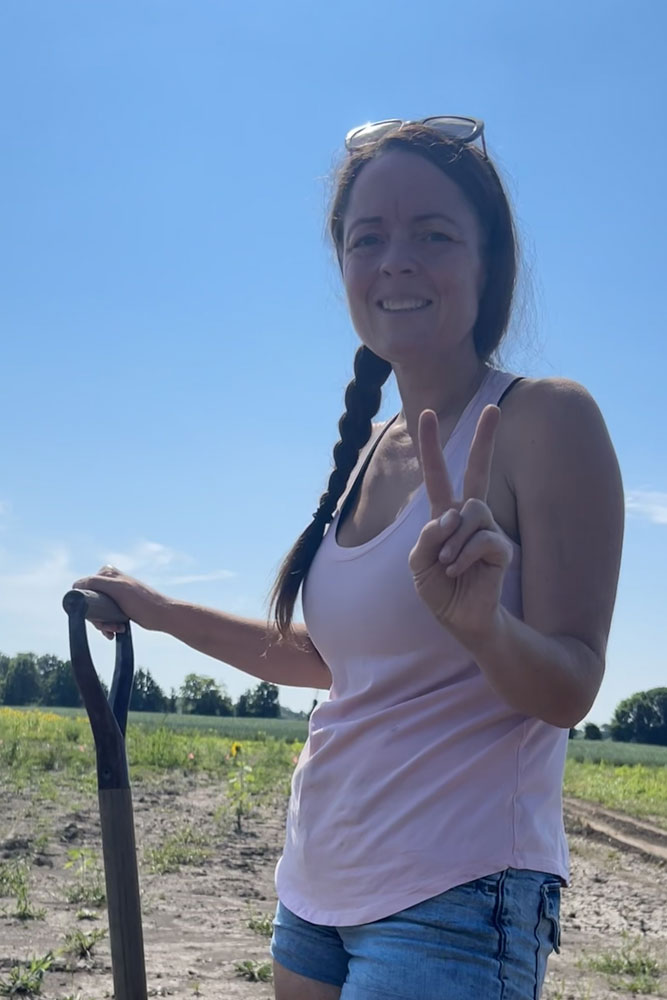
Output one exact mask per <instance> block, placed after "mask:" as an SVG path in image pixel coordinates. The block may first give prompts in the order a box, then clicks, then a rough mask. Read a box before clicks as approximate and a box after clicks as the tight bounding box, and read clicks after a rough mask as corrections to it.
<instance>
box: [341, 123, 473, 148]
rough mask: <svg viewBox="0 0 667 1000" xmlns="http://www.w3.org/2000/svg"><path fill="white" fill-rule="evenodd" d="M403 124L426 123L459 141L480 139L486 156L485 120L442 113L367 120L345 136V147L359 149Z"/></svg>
mask: <svg viewBox="0 0 667 1000" xmlns="http://www.w3.org/2000/svg"><path fill="white" fill-rule="evenodd" d="M401 125H426V126H427V128H432V129H434V130H435V131H436V132H441V133H442V135H445V136H447V138H448V139H455V140H456V141H457V142H464V143H469V142H474V141H475V139H480V140H481V143H482V152H483V154H484V156H485V157H486V143H485V142H484V122H483V121H481V119H479V118H461V117H459V116H457V115H440V116H436V117H434V118H420V119H418V120H417V121H403V120H402V119H400V118H387V119H386V120H385V121H381V122H367V123H366V124H365V125H358V126H357V127H356V128H353V129H350V131H349V132H348V133H347V135H346V136H345V148H346V149H347V150H349V151H352V150H354V149H359V148H360V147H361V146H365V145H366V144H367V143H369V142H374V141H375V140H376V139H380V138H381V137H382V136H383V135H386V133H387V132H391V131H393V130H394V129H396V128H400V127H401Z"/></svg>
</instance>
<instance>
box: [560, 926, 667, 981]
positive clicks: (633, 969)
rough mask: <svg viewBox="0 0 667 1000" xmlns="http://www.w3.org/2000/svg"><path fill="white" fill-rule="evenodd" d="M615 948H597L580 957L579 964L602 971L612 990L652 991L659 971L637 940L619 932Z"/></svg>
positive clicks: (642, 944) (659, 968)
mask: <svg viewBox="0 0 667 1000" xmlns="http://www.w3.org/2000/svg"><path fill="white" fill-rule="evenodd" d="M622 937H623V943H622V944H621V946H620V947H619V948H614V949H608V950H605V951H601V952H599V953H598V954H596V955H588V956H584V958H582V959H581V960H580V962H579V964H580V966H581V967H583V968H586V969H592V970H593V971H594V972H602V973H603V974H604V975H606V976H607V977H608V978H609V982H610V985H611V986H612V989H614V990H623V991H625V992H628V993H633V994H650V993H655V992H656V991H657V989H658V985H659V979H660V974H661V971H662V970H661V967H660V963H659V962H658V961H657V959H656V958H655V956H654V955H653V954H652V953H651V951H649V949H648V948H647V946H646V944H645V943H644V942H643V941H642V940H641V939H640V938H635V939H632V938H630V937H629V936H628V935H627V933H626V934H623V935H622Z"/></svg>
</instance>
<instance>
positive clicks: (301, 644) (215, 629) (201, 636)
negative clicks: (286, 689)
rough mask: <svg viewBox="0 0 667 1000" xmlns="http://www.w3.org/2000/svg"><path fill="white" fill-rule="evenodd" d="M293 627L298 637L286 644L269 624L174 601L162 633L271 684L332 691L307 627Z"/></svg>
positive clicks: (325, 668)
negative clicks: (166, 633) (268, 627)
mask: <svg viewBox="0 0 667 1000" xmlns="http://www.w3.org/2000/svg"><path fill="white" fill-rule="evenodd" d="M293 629H294V632H295V639H294V640H293V641H291V642H284V641H283V640H282V639H281V638H280V635H279V633H278V630H277V629H276V628H274V627H271V628H270V630H268V629H267V625H266V623H265V622H262V621H257V620H255V619H251V618H237V617H235V616H234V615H230V614H227V613H225V612H224V611H215V610H213V609H211V608H204V607H201V606H199V605H197V604H186V603H185V601H169V603H168V605H167V606H166V608H165V613H164V627H163V629H162V630H161V631H163V632H168V633H169V635H173V636H174V638H176V639H180V641H181V642H184V643H185V644H186V645H187V646H191V647H192V648H193V649H196V650H198V651H199V652H200V653H205V654H206V655H207V656H212V657H214V658H215V659H216V660H222V661H223V663H229V664H230V665H231V666H232V667H236V668H237V669H238V670H243V671H244V672H245V673H246V674H252V676H253V677H259V678H260V680H263V681H269V682H270V683H271V684H287V685H289V686H291V687H307V688H318V689H325V690H328V689H329V687H330V686H331V674H330V673H329V669H328V667H327V666H326V664H325V662H324V660H323V659H322V657H321V656H320V654H319V653H318V652H317V650H316V649H315V647H314V646H313V644H312V642H311V641H310V638H309V636H308V632H307V631H306V628H305V626H304V625H294V626H293Z"/></svg>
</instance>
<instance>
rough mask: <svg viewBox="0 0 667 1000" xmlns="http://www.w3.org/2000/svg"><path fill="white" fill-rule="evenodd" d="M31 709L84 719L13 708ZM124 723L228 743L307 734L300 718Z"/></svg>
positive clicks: (173, 716)
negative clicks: (189, 732) (212, 735)
mask: <svg viewBox="0 0 667 1000" xmlns="http://www.w3.org/2000/svg"><path fill="white" fill-rule="evenodd" d="M33 710H36V711H43V712H49V713H51V714H53V715H62V716H64V717H65V718H69V719H72V718H82V719H86V718H87V716H86V712H85V709H83V708H43V709H41V708H40V709H31V708H21V709H17V711H20V712H28V711H33ZM128 721H129V724H130V725H140V726H152V727H153V728H155V727H166V728H167V729H175V730H178V731H182V730H184V729H195V730H197V731H199V732H208V733H215V734H216V735H217V736H222V737H223V738H225V739H231V740H256V739H260V740H261V739H263V738H265V737H273V739H277V740H290V741H292V740H301V742H304V741H305V739H306V736H307V735H308V723H307V722H306V721H305V720H302V719H255V718H243V717H237V716H213V715H178V714H177V713H169V714H163V713H162V712H130V713H129V715H128Z"/></svg>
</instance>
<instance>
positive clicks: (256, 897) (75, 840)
mask: <svg viewBox="0 0 667 1000" xmlns="http://www.w3.org/2000/svg"><path fill="white" fill-rule="evenodd" d="M134 802H135V822H136V827H137V841H138V844H139V859H140V872H141V885H142V893H143V904H142V905H143V918H144V934H145V948H146V964H147V976H148V986H149V995H152V996H173V997H193V996H194V997H197V996H201V997H203V998H224V1000H235V998H245V997H248V998H249V997H255V998H257V1000H259V998H270V997H272V996H273V991H272V987H271V984H270V983H268V982H261V981H258V982H256V981H250V980H248V979H245V978H242V977H241V976H240V975H239V974H238V972H237V970H236V968H235V967H236V964H237V963H238V962H243V961H246V960H250V961H254V962H256V963H259V964H260V965H261V963H264V962H266V961H267V960H268V941H269V939H268V937H267V936H265V935H263V934H261V933H259V932H258V931H256V930H252V929H250V928H249V927H248V920H249V919H250V918H251V917H253V916H254V917H256V918H257V917H260V916H261V915H264V914H270V913H271V912H272V910H273V907H274V905H275V894H274V890H273V868H274V865H275V862H276V859H277V858H278V856H279V853H280V849H281V844H282V834H283V815H282V813H281V812H279V811H278V810H276V811H275V813H273V814H269V815H264V816H262V817H251V818H250V819H248V820H247V821H246V824H245V829H244V831H243V832H242V833H240V834H239V833H237V832H235V831H234V829H233V823H231V821H230V820H229V819H228V820H227V821H226V822H225V821H223V820H221V819H220V816H219V813H218V803H219V795H218V789H217V787H216V785H215V783H213V782H209V781H207V780H205V779H202V778H201V777H200V778H198V779H195V778H193V777H192V776H190V777H188V778H187V779H186V778H185V776H183V775H181V776H180V777H178V776H174V775H171V776H170V777H169V780H168V783H166V782H165V783H162V784H161V785H154V784H152V785H149V784H135V788H134ZM575 806H576V803H575V804H574V806H573V804H572V803H570V804H569V806H568V816H569V820H568V825H569V827H570V842H571V849H572V866H573V884H572V887H571V888H570V889H568V890H565V891H564V893H563V904H562V934H563V941H562V952H561V954H560V955H559V956H554V957H553V958H552V961H551V965H550V970H549V974H548V979H547V986H546V987H545V991H544V995H543V996H544V998H545V1000H603V998H604V1000H609V997H610V996H615V997H618V998H620V1000H623V998H628V997H631V996H633V995H636V994H635V993H632V992H629V991H628V990H627V989H619V987H620V986H621V985H622V981H623V977H622V976H619V975H616V976H612V977H609V976H607V975H604V974H602V973H594V972H591V971H590V970H588V969H587V968H582V963H584V962H585V960H586V957H587V956H589V955H597V956H599V955H600V954H601V953H602V952H604V951H613V952H615V953H618V952H619V949H620V947H621V945H622V944H623V934H624V932H625V933H628V934H629V935H631V937H632V938H633V939H639V938H641V944H642V948H645V949H648V950H649V951H652V952H653V953H654V954H655V955H656V957H657V958H658V960H659V961H660V963H661V965H662V966H663V967H664V968H665V971H664V972H663V974H662V976H661V978H660V979H659V980H657V981H656V980H653V982H654V984H655V989H654V991H653V995H654V996H657V997H667V960H665V958H664V954H663V953H664V951H665V946H666V945H667V901H666V899H665V886H666V885H667V868H666V866H665V864H664V862H661V861H660V860H658V859H654V860H653V861H649V860H647V858H646V857H644V856H641V855H639V854H637V853H632V852H630V851H627V850H625V849H621V848H620V847H618V846H611V844H610V842H605V841H604V840H602V839H597V838H593V837H591V836H590V835H587V834H586V833H585V831H584V825H585V823H587V822H591V821H592V819H593V818H594V814H593V813H591V812H590V810H589V811H588V812H586V813H585V810H582V811H581V816H580V819H577V815H576V813H577V811H576V808H575ZM584 813H585V815H584ZM596 815H597V816H598V819H600V817H601V812H600V811H597V813H596ZM602 818H604V817H602ZM582 824H584V825H582ZM186 829H194V830H195V831H197V833H198V834H199V835H200V836H202V838H203V839H204V840H205V841H206V843H207V845H208V846H209V847H210V849H211V853H210V855H209V857H207V858H206V859H205V860H201V859H200V860H197V859H196V857H195V859H194V863H189V864H185V865H183V866H182V867H181V869H180V871H178V872H174V873H168V874H159V873H157V872H151V871H150V870H149V863H148V859H149V858H150V855H149V854H148V852H149V850H150V849H151V848H156V847H160V846H161V845H162V846H163V845H164V844H165V841H166V840H167V838H169V837H170V836H172V837H173V836H174V835H176V836H177V837H178V836H179V831H180V834H182V833H183V831H184V830H186ZM627 832H628V831H627V829H626V834H627ZM659 839H660V838H659V836H658V835H656V837H655V840H656V842H658V841H659ZM662 846H663V848H664V847H667V837H666V838H665V841H664V843H663V845H662ZM68 851H69V852H71V851H78V852H80V853H79V855H78V857H79V858H81V857H83V856H85V855H86V853H87V852H89V851H95V853H96V855H98V856H100V829H99V820H98V816H97V804H96V799H95V798H94V797H92V798H91V797H81V796H80V797H79V799H78V800H77V801H73V800H72V799H70V801H69V802H61V801H60V800H59V799H58V798H56V799H55V800H53V801H48V800H47V801H43V800H41V799H40V801H39V803H37V802H33V801H32V799H31V797H30V795H29V794H27V793H23V794H21V795H15V796H13V797H12V799H11V800H10V801H4V802H3V804H2V818H1V819H0V860H4V861H5V862H7V861H10V862H12V861H20V859H25V860H26V861H27V863H28V865H29V869H28V871H29V873H30V889H29V904H30V907H31V908H32V909H34V910H39V909H40V908H42V909H43V910H45V911H46V912H45V915H44V916H43V917H42V918H41V919H18V918H17V917H16V916H14V915H12V914H13V908H14V907H15V901H14V900H12V899H11V898H9V897H8V896H7V895H5V896H4V897H3V898H0V910H1V911H2V915H1V916H0V981H3V980H4V981H7V977H8V974H9V970H10V969H11V968H12V967H13V966H16V964H17V962H18V961H22V962H25V961H26V960H27V959H29V958H31V957H32V956H42V955H44V954H45V953H47V952H48V951H50V950H51V951H53V952H54V953H56V958H55V960H54V963H53V965H52V966H51V969H50V970H49V971H48V972H47V973H46V975H45V977H44V980H43V983H42V990H41V995H42V996H43V997H45V998H47V1000H65V998H74V1000H76V998H79V1000H100V998H102V997H106V996H110V995H111V993H112V978H111V966H110V952H109V943H108V938H104V939H102V940H100V941H99V942H98V943H97V944H96V945H95V947H94V949H93V951H92V954H91V955H90V957H88V958H79V959H78V960H77V959H75V958H74V957H73V956H67V955H63V954H57V951H58V949H60V948H62V946H63V942H64V938H65V935H66V934H67V933H68V932H71V931H76V930H81V931H83V932H84V933H86V934H90V933H91V930H92V929H93V928H95V927H106V913H105V911H104V910H103V909H102V910H98V913H99V919H98V920H96V921H91V920H81V919H77V911H80V910H81V909H82V907H84V908H85V906H86V904H85V903H82V902H81V901H79V902H68V901H67V898H66V897H67V895H68V893H69V895H70V896H71V895H72V893H71V889H72V886H73V884H75V883H76V878H75V874H76V865H74V866H72V867H70V868H69V869H67V868H66V867H65V864H66V862H67V860H68ZM81 852H83V853H81ZM195 854H196V850H195ZM69 858H70V860H71V859H72V855H71V854H70V855H69ZM87 877H88V878H89V877H90V872H89V873H88V876H87ZM91 908H92V907H91ZM295 1000H297V998H295ZM434 1000H435V998H434Z"/></svg>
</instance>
